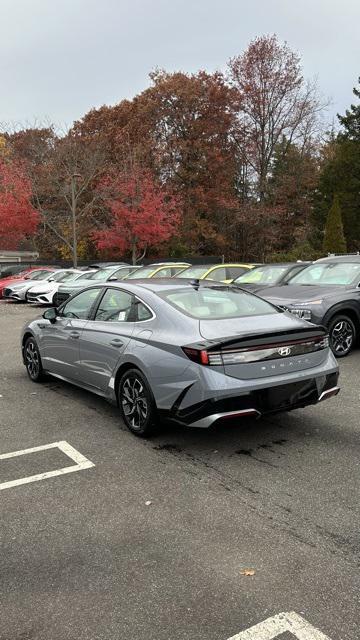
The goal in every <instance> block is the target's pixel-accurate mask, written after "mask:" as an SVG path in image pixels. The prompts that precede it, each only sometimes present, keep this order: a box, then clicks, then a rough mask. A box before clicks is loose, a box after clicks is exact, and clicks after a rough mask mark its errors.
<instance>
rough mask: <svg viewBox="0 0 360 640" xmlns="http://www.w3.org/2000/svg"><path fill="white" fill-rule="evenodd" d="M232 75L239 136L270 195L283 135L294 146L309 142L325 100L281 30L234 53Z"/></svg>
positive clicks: (261, 193) (259, 184) (260, 191)
mask: <svg viewBox="0 0 360 640" xmlns="http://www.w3.org/2000/svg"><path fill="white" fill-rule="evenodd" d="M228 77H229V82H230V83H231V86H232V87H233V88H234V90H235V91H236V94H237V124H236V127H235V129H234V140H235V142H236V144H237V146H238V149H239V155H240V157H241V160H242V163H244V162H246V164H247V165H248V166H249V168H250V170H252V172H253V174H254V178H255V179H256V191H257V196H258V197H259V198H260V200H262V201H264V200H265V199H266V197H267V191H268V179H269V175H270V173H271V165H272V162H273V158H274V153H275V149H276V145H277V144H278V143H279V142H280V141H281V140H282V138H283V136H285V137H286V140H287V141H288V144H289V146H290V145H291V144H298V145H300V146H301V147H302V146H303V145H304V144H307V143H308V141H309V139H311V137H312V136H313V135H314V131H315V130H316V126H317V114H318V113H319V111H320V110H321V109H322V107H323V105H321V104H320V101H319V99H318V96H317V92H316V87H315V86H314V84H312V83H310V82H306V81H305V80H304V78H303V76H302V71H301V66H300V59H299V56H298V55H297V54H296V53H294V52H293V51H291V49H290V48H289V46H288V45H287V44H286V43H281V42H280V41H279V40H278V39H277V37H276V36H275V35H273V36H260V37H258V38H256V39H255V40H253V41H252V42H251V43H250V45H249V47H248V48H247V50H246V51H245V52H244V53H242V54H240V55H239V56H236V57H235V58H232V59H231V60H230V62H229V68H228Z"/></svg>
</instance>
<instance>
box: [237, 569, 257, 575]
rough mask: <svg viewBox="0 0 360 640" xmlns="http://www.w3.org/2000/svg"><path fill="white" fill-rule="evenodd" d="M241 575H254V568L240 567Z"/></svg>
mask: <svg viewBox="0 0 360 640" xmlns="http://www.w3.org/2000/svg"><path fill="white" fill-rule="evenodd" d="M240 573H241V575H242V576H254V575H255V569H242V570H241V571H240Z"/></svg>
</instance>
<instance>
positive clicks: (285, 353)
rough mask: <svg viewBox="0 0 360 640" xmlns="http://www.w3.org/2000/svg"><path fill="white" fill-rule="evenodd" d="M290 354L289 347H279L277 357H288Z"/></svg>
mask: <svg viewBox="0 0 360 640" xmlns="http://www.w3.org/2000/svg"><path fill="white" fill-rule="evenodd" d="M290 353H291V348H290V347H280V349H278V354H279V356H283V357H284V356H289V355H290Z"/></svg>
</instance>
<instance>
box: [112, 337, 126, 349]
mask: <svg viewBox="0 0 360 640" xmlns="http://www.w3.org/2000/svg"><path fill="white" fill-rule="evenodd" d="M110 344H111V345H112V346H113V347H122V346H123V344H124V343H123V342H122V341H121V340H119V338H114V340H110Z"/></svg>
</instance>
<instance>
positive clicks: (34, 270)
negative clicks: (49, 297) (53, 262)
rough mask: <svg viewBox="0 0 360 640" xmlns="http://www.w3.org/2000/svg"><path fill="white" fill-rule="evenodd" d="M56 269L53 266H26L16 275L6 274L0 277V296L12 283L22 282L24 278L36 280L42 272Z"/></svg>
mask: <svg viewBox="0 0 360 640" xmlns="http://www.w3.org/2000/svg"><path fill="white" fill-rule="evenodd" d="M50 271H56V268H55V267H28V268H27V269H24V271H21V272H20V273H18V274H17V275H16V276H7V277H6V278H1V279H0V298H2V297H3V289H5V287H8V286H11V285H12V284H14V283H18V282H22V281H24V280H37V278H38V277H39V275H40V274H44V272H50Z"/></svg>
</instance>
